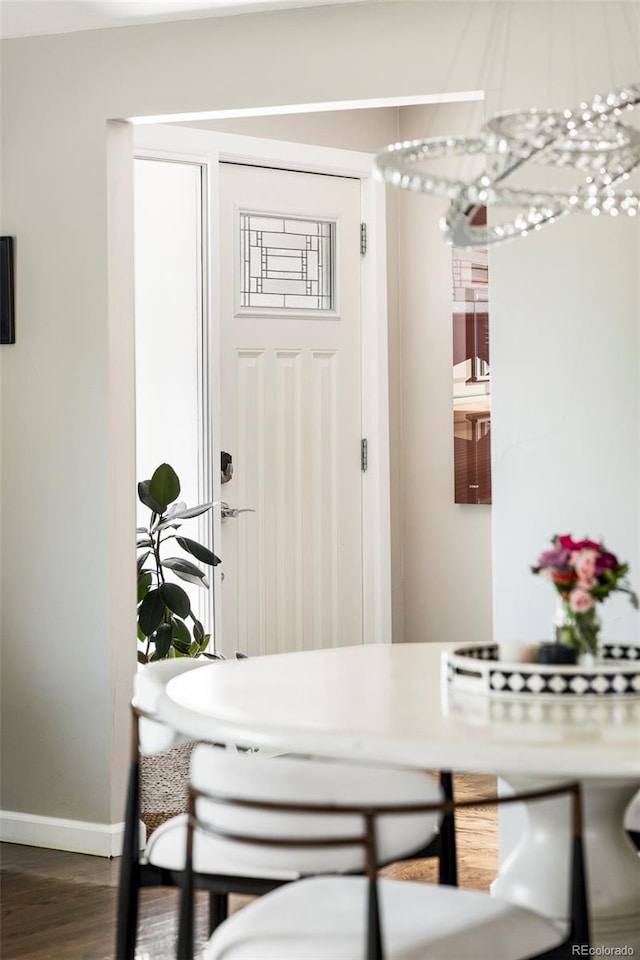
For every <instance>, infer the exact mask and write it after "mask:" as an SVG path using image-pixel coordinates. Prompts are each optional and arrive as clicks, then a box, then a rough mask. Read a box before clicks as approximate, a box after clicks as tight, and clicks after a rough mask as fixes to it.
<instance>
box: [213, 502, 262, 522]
mask: <svg viewBox="0 0 640 960" xmlns="http://www.w3.org/2000/svg"><path fill="white" fill-rule="evenodd" d="M239 513H255V510H254V509H253V508H252V507H230V506H229V504H228V503H225V501H224V500H222V501H221V503H220V519H221V520H229V518H230V517H233V518H235V517H237V516H238V514H239Z"/></svg>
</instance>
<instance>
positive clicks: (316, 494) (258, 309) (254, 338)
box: [220, 163, 362, 655]
mask: <svg viewBox="0 0 640 960" xmlns="http://www.w3.org/2000/svg"><path fill="white" fill-rule="evenodd" d="M220 196H221V207H220V237H221V250H222V253H221V270H220V275H221V290H220V294H221V347H220V349H221V370H222V374H221V431H220V435H221V443H222V448H223V449H225V450H227V451H229V452H230V453H231V454H232V455H233V459H234V473H233V478H232V480H231V481H229V483H226V484H225V485H224V487H223V488H222V491H223V496H224V499H225V500H226V501H228V503H229V505H230V506H232V507H248V508H252V509H253V510H255V513H241V514H239V515H238V516H237V517H234V518H230V519H227V520H225V521H224V522H223V524H222V544H221V556H222V558H223V566H222V570H223V571H224V582H223V585H222V591H221V601H222V616H221V622H222V637H221V643H220V646H221V649H222V650H223V651H224V652H225V653H226V654H227V655H228V654H229V653H230V652H232V651H233V649H240V650H242V651H243V652H245V653H249V654H260V653H276V652H285V651H290V650H301V649H311V648H316V647H325V646H337V645H340V644H353V643H360V642H362V490H361V472H360V436H361V409H360V403H361V400H360V396H361V389H360V353H361V344H360V253H359V225H360V183H359V181H357V180H353V179H347V178H342V177H329V176H322V175H315V174H303V173H293V172H288V171H280V170H270V169H265V168H257V167H248V166H242V165H237V164H226V163H224V164H221V165H220ZM252 218H253V219H252ZM316 224H320V225H319V226H316ZM243 230H244V233H243ZM314 230H317V233H314ZM329 234H330V238H329V239H327V237H328V235H329ZM316 237H317V239H316ZM331 246H333V250H331V249H330V247H331Z"/></svg>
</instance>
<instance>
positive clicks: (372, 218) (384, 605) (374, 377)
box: [135, 126, 391, 643]
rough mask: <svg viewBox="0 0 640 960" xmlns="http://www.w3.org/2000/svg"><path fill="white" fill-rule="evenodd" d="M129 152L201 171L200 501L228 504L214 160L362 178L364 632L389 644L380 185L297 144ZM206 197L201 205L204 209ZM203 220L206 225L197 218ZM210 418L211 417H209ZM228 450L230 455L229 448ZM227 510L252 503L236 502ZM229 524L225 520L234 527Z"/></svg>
mask: <svg viewBox="0 0 640 960" xmlns="http://www.w3.org/2000/svg"><path fill="white" fill-rule="evenodd" d="M135 142H136V155H140V156H154V157H161V158H163V159H169V160H171V159H173V160H182V161H184V160H189V161H191V162H198V163H201V164H202V165H203V167H204V168H205V170H206V174H207V175H206V177H205V190H204V191H203V195H204V197H205V207H206V209H205V214H206V213H207V210H209V209H210V211H211V215H210V217H209V223H208V230H207V229H206V227H205V237H204V247H205V249H206V248H207V246H208V249H209V252H210V264H211V270H210V277H209V278H208V283H207V282H206V280H205V290H204V300H205V304H208V311H207V310H205V324H204V328H203V331H202V337H201V350H200V352H201V356H200V358H199V365H200V367H201V369H202V371H203V377H204V380H205V383H204V384H203V389H202V396H203V408H202V410H201V418H200V419H201V424H200V429H201V433H202V438H203V460H202V463H201V465H200V474H201V492H200V499H202V500H205V499H207V500H208V499H215V500H216V501H220V500H221V499H223V498H224V499H227V496H226V494H227V491H228V487H229V486H230V485H229V484H226V485H225V487H222V489H221V487H220V482H219V472H218V469H217V465H218V462H219V451H220V450H221V449H226V448H225V447H223V445H222V444H221V433H220V429H221V417H220V413H221V389H220V383H221V358H220V354H219V351H218V350H217V349H216V345H217V344H218V342H219V340H220V334H221V317H220V309H219V298H218V296H217V293H218V291H219V289H220V270H219V255H220V245H219V236H218V230H217V222H218V211H219V205H220V184H219V163H220V161H231V162H235V163H244V164H250V165H264V166H269V167H276V168H277V167H280V168H282V169H288V170H301V171H308V172H315V173H329V174H334V175H337V176H342V177H354V178H357V179H359V180H360V187H361V204H362V217H363V219H364V220H365V221H366V222H367V226H368V249H367V254H366V256H364V257H363V258H362V262H361V267H362V269H361V312H362V337H361V371H362V375H361V417H362V428H361V433H362V436H366V437H367V439H368V441H369V458H368V470H367V472H366V473H365V474H363V475H362V478H361V480H362V578H363V584H362V598H363V600H362V613H363V626H362V635H363V640H364V642H365V643H372V642H390V640H391V578H390V504H389V437H388V369H387V325H386V244H385V197H384V187H383V185H381V184H380V183H379V182H377V181H376V180H374V179H373V177H372V174H371V171H372V160H373V158H372V156H371V155H370V154H364V153H357V152H355V151H346V150H338V149H329V148H320V147H313V146H308V145H305V144H296V143H288V142H284V141H270V140H263V139H255V138H252V137H243V136H235V135H227V134H217V133H210V132H208V131H203V130H196V129H189V128H175V127H171V126H142V127H137V128H136V131H135ZM207 194H208V198H209V202H208V203H207V202H206V197H207ZM205 221H206V218H205ZM212 414H213V415H212ZM231 452H232V453H233V451H231ZM233 505H234V506H240V507H241V506H244V505H246V506H251V504H248V503H247V504H243V503H240V502H238V503H237V504H233ZM244 516H246V515H240V517H239V518H238V519H237V520H234V521H226V522H227V523H228V522H231V523H236V524H237V523H238V522H239V521H241V520H242V518H243V517H244ZM221 536H222V529H221V524H220V514H219V510H218V509H216V511H215V512H214V518H213V541H214V543H215V544H216V547H217V549H220V544H221ZM224 560H225V558H224V556H223V564H222V565H221V566H220V567H218V568H216V576H215V579H214V591H213V596H214V598H215V610H214V616H215V621H216V635H217V637H221V626H222V624H221V622H220V611H221V605H220V601H221V595H220V588H221V579H220V573H221V572H222V570H223V569H224Z"/></svg>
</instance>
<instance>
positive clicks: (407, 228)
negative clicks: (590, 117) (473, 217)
mask: <svg viewBox="0 0 640 960" xmlns="http://www.w3.org/2000/svg"><path fill="white" fill-rule="evenodd" d="M481 111H482V104H481V103H480V104H479V103H465V104H442V105H440V106H437V107H434V106H423V107H406V108H404V109H403V110H401V111H400V139H402V140H413V139H417V138H420V137H426V136H446V135H448V134H461V135H462V134H464V133H465V132H466V131H468V130H469V129H474V124H475V122H476V121H478V119H479V117H481V115H482V113H481ZM452 166H453V167H454V173H453V175H454V176H459V175H460V169H459V167H460V163H459V162H456V161H454V163H453V165H452ZM446 206H447V202H446V200H444V199H442V198H436V197H428V196H416V195H415V194H413V193H408V192H406V191H403V192H402V193H401V194H400V198H399V227H398V237H399V260H398V263H399V284H398V286H399V296H400V309H399V316H400V324H399V329H398V334H399V338H400V352H401V357H402V362H401V371H402V378H401V403H402V435H401V441H400V450H401V457H402V459H401V462H400V464H399V470H400V471H401V476H402V569H403V597H404V618H405V624H404V638H405V640H409V641H420V640H443V641H444V640H446V641H456V640H457V641H466V640H471V639H473V640H477V641H490V640H491V636H492V624H491V620H492V612H491V510H492V508H491V507H489V506H486V505H482V504H473V505H471V504H456V503H454V464H453V407H452V391H453V385H452V356H453V343H452V337H453V333H452V320H451V311H452V306H451V304H452V298H453V279H452V266H451V259H452V251H451V247H449V246H448V245H447V244H445V243H443V241H442V237H441V235H440V233H439V230H438V220H439V218H440V217H441V216H442V215H443V214H444V212H445V210H446ZM490 310H491V313H493V304H492V303H491V304H490Z"/></svg>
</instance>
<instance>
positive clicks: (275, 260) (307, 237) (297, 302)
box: [240, 213, 335, 310]
mask: <svg viewBox="0 0 640 960" xmlns="http://www.w3.org/2000/svg"><path fill="white" fill-rule="evenodd" d="M334 237H335V225H334V224H333V223H331V222H330V221H325V220H301V219H296V218H294V217H285V216H283V217H274V216H264V215H263V214H255V213H241V214H240V278H241V279H240V305H241V306H242V307H277V308H280V309H283V310H300V309H302V310H333V308H334V291H333V270H332V264H333V255H334V251H333V245H334Z"/></svg>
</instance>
